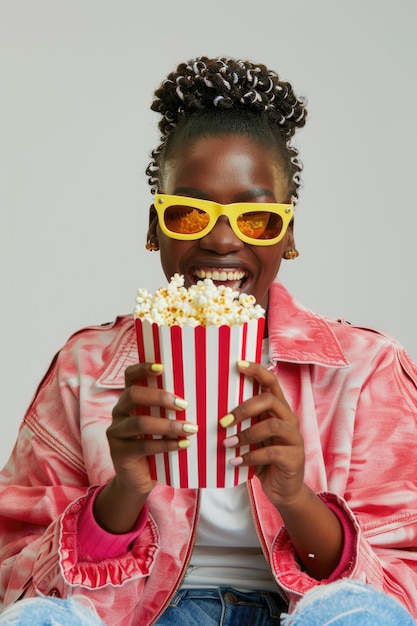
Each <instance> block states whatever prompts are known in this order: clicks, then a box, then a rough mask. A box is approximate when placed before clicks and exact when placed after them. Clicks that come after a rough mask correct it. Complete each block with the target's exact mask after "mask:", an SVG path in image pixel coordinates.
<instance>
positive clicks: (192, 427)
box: [182, 422, 198, 435]
mask: <svg viewBox="0 0 417 626" xmlns="http://www.w3.org/2000/svg"><path fill="white" fill-rule="evenodd" d="M182 429H183V431H184V432H185V433H190V434H191V435H194V434H195V433H198V424H192V423H191V422H184V424H183V425H182Z"/></svg>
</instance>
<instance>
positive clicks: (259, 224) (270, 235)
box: [237, 211, 282, 239]
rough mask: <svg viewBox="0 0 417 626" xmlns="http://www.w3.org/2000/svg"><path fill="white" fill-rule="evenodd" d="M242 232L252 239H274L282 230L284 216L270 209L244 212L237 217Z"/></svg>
mask: <svg viewBox="0 0 417 626" xmlns="http://www.w3.org/2000/svg"><path fill="white" fill-rule="evenodd" d="M237 225H238V228H239V230H240V232H241V233H243V234H244V235H246V237H251V238H252V239H274V238H275V237H278V235H279V234H280V232H281V230H282V218H281V217H280V216H279V215H277V214H276V213H269V212H268V211H251V212H250V213H242V215H239V217H238V218H237Z"/></svg>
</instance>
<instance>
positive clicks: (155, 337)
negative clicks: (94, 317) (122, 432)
mask: <svg viewBox="0 0 417 626" xmlns="http://www.w3.org/2000/svg"><path fill="white" fill-rule="evenodd" d="M135 324H136V336H137V345H138V355H139V361H140V362H150V363H162V364H163V366H164V370H163V373H162V375H161V376H158V377H157V378H149V379H148V381H147V384H148V385H155V386H159V387H160V388H164V389H166V390H167V391H172V392H173V393H175V394H176V395H178V396H179V397H181V398H185V399H186V400H187V402H188V408H187V409H186V410H176V411H165V410H164V409H159V408H152V409H151V410H150V413H151V414H152V415H155V416H160V417H166V418H168V419H177V420H186V421H189V422H195V423H197V424H198V426H199V430H198V433H197V435H192V436H191V437H190V441H191V446H190V447H189V448H186V449H183V450H179V451H178V452H177V451H175V452H169V453H164V454H159V455H154V456H151V457H149V463H150V470H151V474H152V477H153V478H154V479H156V480H158V481H159V482H161V483H164V484H166V485H170V486H172V487H181V488H199V487H234V486H236V485H239V484H240V483H242V482H245V481H246V480H248V479H249V478H251V477H252V476H253V472H254V468H253V467H236V468H235V467H232V466H231V465H230V463H229V461H230V459H231V458H233V457H235V456H240V455H241V454H244V453H245V452H246V451H247V447H241V448H236V449H234V448H233V449H226V448H225V447H224V446H223V440H224V439H225V437H230V436H231V435H234V434H236V433H237V432H238V431H240V430H244V429H245V428H248V427H249V426H250V425H251V423H252V420H250V419H248V420H245V421H244V422H242V423H241V424H238V425H232V426H230V427H229V428H226V429H225V428H223V427H222V426H220V424H219V420H220V419H221V418H222V417H223V416H224V415H226V414H227V413H230V411H231V410H233V409H234V408H235V407H236V406H237V405H238V404H240V403H241V402H242V401H243V400H245V399H247V398H250V397H252V396H254V395H256V394H257V393H258V384H257V383H256V381H253V380H251V379H250V378H249V377H246V376H244V375H243V374H240V373H239V372H238V371H237V368H236V362H237V361H239V360H241V359H244V360H247V361H256V362H258V363H259V362H260V360H261V354H262V339H263V334H264V325H265V320H264V318H261V319H253V320H250V321H249V322H245V323H243V324H235V325H233V326H220V327H217V326H207V327H204V326H197V327H195V328H194V327H192V326H182V327H180V326H158V325H157V324H151V323H150V322H148V321H147V320H141V319H139V318H136V320H135ZM254 421H256V418H254Z"/></svg>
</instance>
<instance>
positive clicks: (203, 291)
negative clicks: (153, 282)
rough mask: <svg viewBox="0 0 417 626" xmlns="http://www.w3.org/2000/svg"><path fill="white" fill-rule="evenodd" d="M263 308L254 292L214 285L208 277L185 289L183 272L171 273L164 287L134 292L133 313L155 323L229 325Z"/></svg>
mask: <svg viewBox="0 0 417 626" xmlns="http://www.w3.org/2000/svg"><path fill="white" fill-rule="evenodd" d="M264 315H265V309H263V308H262V307H261V306H260V305H259V304H256V300H255V298H254V296H252V295H250V294H246V293H239V291H237V290H233V289H231V287H227V286H226V285H218V286H217V285H215V284H214V282H213V281H212V280H211V278H204V279H203V280H199V281H198V282H197V283H196V284H195V285H191V287H190V288H189V289H187V288H186V287H184V276H181V275H180V274H174V276H172V278H171V280H170V282H169V285H168V286H167V287H161V288H160V289H157V291H155V293H154V294H153V295H152V294H149V293H148V291H147V290H146V289H144V288H140V289H138V290H137V293H136V306H135V309H134V317H138V318H140V319H145V320H148V321H149V322H151V323H156V324H158V326H174V325H176V326H186V325H187V326H199V325H200V326H222V325H226V326H233V325H234V324H243V323H244V322H248V321H250V320H251V319H259V318H261V317H264Z"/></svg>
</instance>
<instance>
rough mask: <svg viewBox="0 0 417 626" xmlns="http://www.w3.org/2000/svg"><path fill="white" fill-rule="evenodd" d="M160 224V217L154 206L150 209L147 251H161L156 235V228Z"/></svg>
mask: <svg viewBox="0 0 417 626" xmlns="http://www.w3.org/2000/svg"><path fill="white" fill-rule="evenodd" d="M157 224H158V216H157V214H156V210H155V207H154V205H153V204H151V206H150V207H149V224H148V233H147V235H146V249H147V250H151V251H152V252H154V251H156V250H159V242H158V236H157V234H156V226H157Z"/></svg>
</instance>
